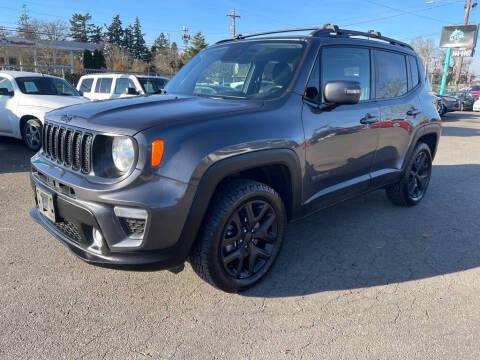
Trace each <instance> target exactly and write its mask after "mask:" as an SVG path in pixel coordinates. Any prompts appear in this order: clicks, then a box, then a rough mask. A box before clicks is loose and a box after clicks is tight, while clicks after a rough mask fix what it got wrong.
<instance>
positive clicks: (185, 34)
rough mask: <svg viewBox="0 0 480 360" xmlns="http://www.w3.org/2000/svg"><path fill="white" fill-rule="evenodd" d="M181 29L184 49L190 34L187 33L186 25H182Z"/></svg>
mask: <svg viewBox="0 0 480 360" xmlns="http://www.w3.org/2000/svg"><path fill="white" fill-rule="evenodd" d="M182 31H183V34H182V40H183V44H184V45H185V49H186V48H187V46H188V42H189V41H190V34H189V33H188V26H182Z"/></svg>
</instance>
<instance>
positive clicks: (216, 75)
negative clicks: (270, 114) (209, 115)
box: [165, 40, 304, 99]
mask: <svg viewBox="0 0 480 360" xmlns="http://www.w3.org/2000/svg"><path fill="white" fill-rule="evenodd" d="M303 49H304V44H303V42H299V41H284V40H275V41H274V40H265V41H251V42H232V43H227V44H225V45H221V46H215V47H212V48H208V49H205V50H203V51H201V52H200V53H199V54H198V55H196V56H195V57H194V58H193V59H192V60H191V61H190V62H189V63H188V64H187V65H185V66H184V67H183V68H182V69H181V70H180V72H179V73H178V74H177V75H176V76H175V77H174V78H173V79H172V80H170V82H169V83H168V85H167V86H166V87H165V90H166V91H167V93H173V94H182V95H198V96H208V97H221V98H233V99H272V98H275V97H278V96H280V95H281V94H283V93H284V92H285V90H286V89H287V87H288V85H289V84H290V81H291V80H292V77H293V74H294V73H295V70H296V69H297V66H298V63H299V61H300V58H301V55H302V53H303Z"/></svg>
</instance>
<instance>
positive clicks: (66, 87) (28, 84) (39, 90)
mask: <svg viewBox="0 0 480 360" xmlns="http://www.w3.org/2000/svg"><path fill="white" fill-rule="evenodd" d="M15 81H16V82H17V84H18V87H19V88H20V91H21V92H22V93H24V94H31V95H61V96H80V94H79V93H78V91H77V90H76V89H75V88H74V87H73V86H72V85H70V84H69V83H68V82H66V81H65V80H63V79H59V78H54V77H47V76H44V77H43V76H38V77H22V78H16V79H15Z"/></svg>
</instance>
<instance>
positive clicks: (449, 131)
mask: <svg viewBox="0 0 480 360" xmlns="http://www.w3.org/2000/svg"><path fill="white" fill-rule="evenodd" d="M442 136H461V137H472V136H480V129H472V128H466V127H455V126H444V127H443V128H442Z"/></svg>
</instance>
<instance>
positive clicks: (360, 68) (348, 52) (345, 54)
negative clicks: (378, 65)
mask: <svg viewBox="0 0 480 360" xmlns="http://www.w3.org/2000/svg"><path fill="white" fill-rule="evenodd" d="M321 64H322V75H321V79H322V87H321V89H322V90H323V88H324V87H325V84H326V83H327V82H329V81H336V80H348V81H358V82H359V83H360V86H361V88H362V94H361V95H360V100H369V99H370V88H371V87H370V51H369V50H368V49H361V48H348V47H327V48H325V49H324V50H323V51H322V61H321Z"/></svg>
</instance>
